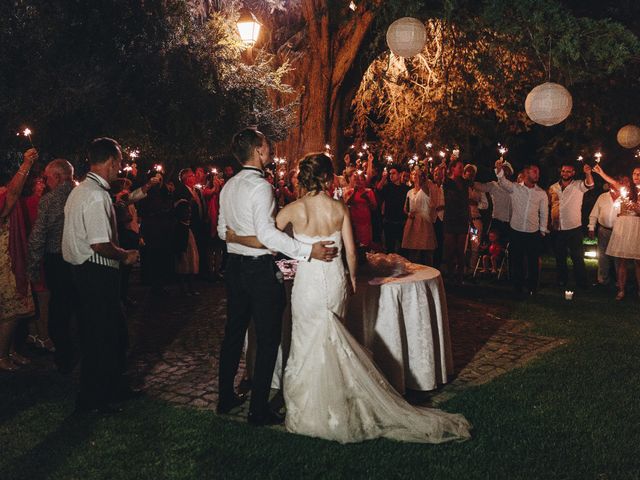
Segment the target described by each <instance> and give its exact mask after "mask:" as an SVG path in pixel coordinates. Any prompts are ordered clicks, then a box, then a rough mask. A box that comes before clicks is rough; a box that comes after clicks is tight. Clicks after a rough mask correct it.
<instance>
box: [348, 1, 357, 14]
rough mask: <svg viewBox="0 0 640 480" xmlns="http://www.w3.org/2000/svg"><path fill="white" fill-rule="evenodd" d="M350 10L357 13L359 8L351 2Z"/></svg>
mask: <svg viewBox="0 0 640 480" xmlns="http://www.w3.org/2000/svg"><path fill="white" fill-rule="evenodd" d="M349 8H350V9H351V11H352V12H355V11H356V9H357V8H358V6H357V5H356V2H354V1H353V0H351V2H349Z"/></svg>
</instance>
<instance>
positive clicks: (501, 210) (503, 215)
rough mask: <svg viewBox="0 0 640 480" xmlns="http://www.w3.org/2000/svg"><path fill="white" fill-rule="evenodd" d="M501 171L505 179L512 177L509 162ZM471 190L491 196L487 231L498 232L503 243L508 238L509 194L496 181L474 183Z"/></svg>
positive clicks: (504, 164)
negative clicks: (489, 222)
mask: <svg viewBox="0 0 640 480" xmlns="http://www.w3.org/2000/svg"><path fill="white" fill-rule="evenodd" d="M502 171H503V172H504V176H505V177H506V178H507V179H511V177H512V176H513V167H512V166H511V164H510V163H509V162H504V163H503V165H502ZM473 188H474V189H476V190H478V191H479V192H485V193H488V194H489V195H491V203H492V205H493V208H492V210H491V225H489V230H497V231H498V232H500V240H501V241H502V242H503V243H504V242H506V241H507V240H508V238H509V231H510V230H511V228H510V227H509V222H510V221H511V194H510V193H509V192H508V191H507V190H505V189H504V188H502V187H501V186H500V184H499V183H498V182H497V181H493V182H487V183H478V182H476V183H474V185H473Z"/></svg>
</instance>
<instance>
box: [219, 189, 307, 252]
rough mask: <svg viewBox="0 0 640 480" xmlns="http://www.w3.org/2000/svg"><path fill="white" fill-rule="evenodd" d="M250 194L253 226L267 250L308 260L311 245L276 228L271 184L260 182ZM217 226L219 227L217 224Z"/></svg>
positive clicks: (274, 204)
mask: <svg viewBox="0 0 640 480" xmlns="http://www.w3.org/2000/svg"><path fill="white" fill-rule="evenodd" d="M252 195H253V202H252V203H253V205H254V206H255V208H254V209H253V227H254V229H255V232H256V235H257V237H258V240H259V241H260V243H262V244H263V245H264V246H265V247H267V248H268V249H269V250H275V251H278V252H282V253H284V254H285V255H287V256H288V257H291V258H295V259H297V260H305V261H306V260H308V259H309V257H310V256H311V245H308V244H305V243H302V242H299V241H297V240H295V239H294V238H291V237H290V236H289V235H287V234H286V233H284V232H281V231H280V230H278V229H277V228H276V224H275V220H274V215H275V211H276V200H275V198H274V196H273V189H272V188H271V185H269V184H268V183H267V182H263V183H261V184H260V185H259V186H258V187H257V188H256V189H255V190H254V191H253V192H252ZM218 225H219V224H218ZM218 228H220V227H219V226H218ZM218 231H219V230H218Z"/></svg>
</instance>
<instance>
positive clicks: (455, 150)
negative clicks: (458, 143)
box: [451, 148, 460, 158]
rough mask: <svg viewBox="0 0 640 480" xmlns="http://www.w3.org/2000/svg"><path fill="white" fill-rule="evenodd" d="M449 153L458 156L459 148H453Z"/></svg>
mask: <svg viewBox="0 0 640 480" xmlns="http://www.w3.org/2000/svg"><path fill="white" fill-rule="evenodd" d="M451 155H452V156H454V157H455V158H458V157H459V156H460V149H459V148H454V149H453V151H452V152H451Z"/></svg>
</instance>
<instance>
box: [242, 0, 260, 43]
mask: <svg viewBox="0 0 640 480" xmlns="http://www.w3.org/2000/svg"><path fill="white" fill-rule="evenodd" d="M236 25H237V26H238V33H239V34H240V39H241V40H242V42H243V43H244V44H245V45H246V46H247V47H248V48H251V47H253V46H254V45H255V44H256V42H257V41H258V36H259V35H260V27H261V26H262V25H260V22H259V21H258V19H257V18H256V16H255V15H254V14H253V13H251V12H250V11H249V10H247V9H246V8H243V9H242V10H240V18H238V21H237V23H236Z"/></svg>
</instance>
